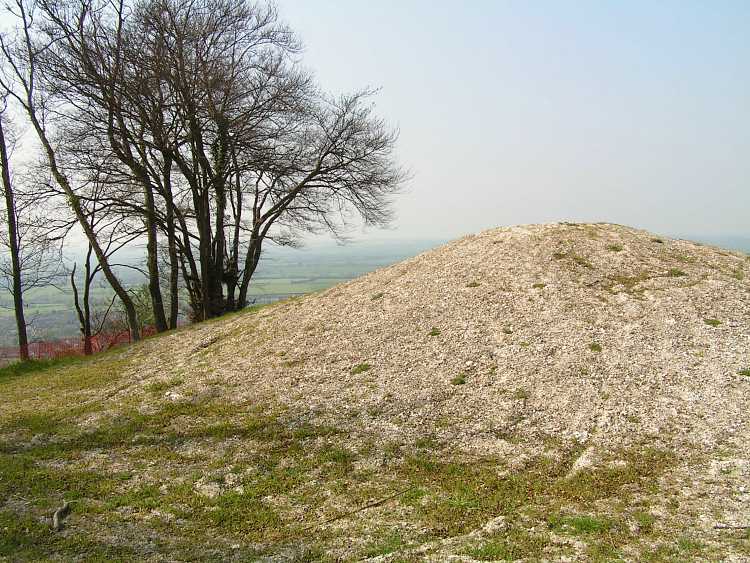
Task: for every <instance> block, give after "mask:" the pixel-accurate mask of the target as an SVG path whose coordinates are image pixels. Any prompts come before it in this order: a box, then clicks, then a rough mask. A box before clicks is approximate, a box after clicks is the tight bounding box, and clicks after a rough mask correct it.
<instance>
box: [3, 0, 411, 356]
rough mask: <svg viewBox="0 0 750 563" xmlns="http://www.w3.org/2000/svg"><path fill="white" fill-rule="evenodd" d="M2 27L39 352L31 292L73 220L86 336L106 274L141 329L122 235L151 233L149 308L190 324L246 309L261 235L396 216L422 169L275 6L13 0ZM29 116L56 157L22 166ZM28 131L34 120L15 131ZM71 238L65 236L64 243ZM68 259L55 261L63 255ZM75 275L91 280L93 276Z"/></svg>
mask: <svg viewBox="0 0 750 563" xmlns="http://www.w3.org/2000/svg"><path fill="white" fill-rule="evenodd" d="M5 7H6V9H7V10H8V12H9V13H10V14H12V16H13V19H14V29H12V30H9V31H7V32H6V33H4V34H3V35H2V36H1V37H0V60H1V63H2V69H1V72H0V94H2V96H3V100H4V105H3V112H2V116H1V119H0V164H1V165H2V172H3V175H2V180H3V190H4V194H5V203H6V206H5V208H6V219H7V221H6V226H7V229H6V233H5V236H4V242H5V243H6V246H7V249H8V254H9V256H10V261H9V263H8V264H7V268H6V269H7V273H8V280H9V281H10V283H9V289H10V290H11V291H12V293H13V296H14V303H15V307H16V311H17V325H18V333H19V345H20V349H21V355H22V357H25V356H26V355H27V353H26V352H25V350H24V349H25V346H26V335H25V333H26V330H25V327H26V321H25V319H24V318H23V293H24V291H25V290H26V289H27V288H29V287H32V286H35V285H38V284H40V283H44V282H45V276H50V275H57V276H59V271H57V270H56V269H55V267H54V266H53V267H50V265H49V263H48V262H49V261H52V262H54V260H55V256H56V255H57V256H59V251H58V250H57V249H59V245H60V244H66V241H68V240H69V239H70V236H71V235H70V233H82V234H83V236H84V237H85V238H84V240H85V241H86V243H87V245H88V251H87V255H86V258H85V260H83V262H82V263H81V264H80V265H76V267H75V268H76V269H77V272H76V271H73V272H71V273H70V278H69V279H70V283H71V284H72V286H73V288H74V290H75V291H74V295H75V307H76V311H77V313H78V317H79V320H80V324H81V331H82V334H83V337H84V340H90V338H91V335H92V333H93V332H94V331H95V330H96V327H95V326H94V325H95V322H94V321H95V319H92V310H91V303H90V299H89V296H90V291H91V286H92V284H93V283H94V279H95V277H96V276H97V275H101V276H103V277H104V278H106V281H107V283H108V284H109V285H110V286H111V287H112V289H113V290H114V293H115V295H116V299H117V300H118V301H119V304H120V307H121V308H122V310H123V311H124V314H125V317H126V319H127V325H128V327H129V330H130V333H131V337H132V339H133V340H138V339H139V338H140V336H141V335H140V330H141V328H140V327H141V326H142V324H141V319H139V318H138V317H139V309H141V310H142V307H138V304H137V303H136V302H135V297H134V295H133V293H132V292H131V291H129V290H128V288H127V287H125V285H124V284H123V282H122V280H121V279H120V277H119V276H118V268H117V265H116V264H115V263H114V260H115V257H116V253H117V251H118V250H120V249H122V248H123V247H124V246H126V245H132V244H133V243H134V242H136V241H145V252H144V254H145V255H144V263H145V266H144V273H145V274H146V276H147V279H148V285H147V287H148V290H147V295H148V308H149V311H148V314H149V316H150V317H151V318H152V319H153V324H154V326H155V328H156V330H157V331H164V330H168V329H169V328H173V327H175V326H176V323H177V317H178V314H179V310H180V307H181V303H180V299H181V295H182V296H185V297H184V298H185V299H186V300H187V306H188V308H189V311H190V317H191V319H192V320H193V321H201V320H204V319H208V318H211V317H216V316H220V315H222V314H224V313H226V312H228V311H235V310H238V309H241V308H243V307H245V306H246V304H247V296H248V289H249V287H250V283H251V280H252V277H253V273H254V272H255V270H256V267H257V265H258V261H259V259H260V256H261V252H262V250H263V248H264V245H266V244H267V243H269V242H273V243H276V244H282V245H290V244H295V243H297V242H298V240H299V237H300V235H301V234H302V233H305V232H319V231H328V232H331V233H333V235H334V236H340V235H342V234H343V233H344V232H345V229H346V228H347V226H348V225H349V224H350V223H351V222H352V221H363V222H364V223H365V224H369V225H383V224H386V223H387V222H388V221H389V219H390V216H391V205H390V196H391V195H392V194H394V193H395V192H396V191H397V190H398V189H399V187H400V186H401V185H402V183H403V181H404V179H405V174H404V171H403V170H402V169H401V168H400V167H399V166H398V164H397V163H396V161H395V159H394V155H393V151H394V144H395V141H396V136H397V135H396V132H395V130H393V129H392V128H390V127H388V126H387V124H386V123H385V122H384V121H383V120H382V119H380V118H378V117H377V116H376V115H375V113H374V111H373V106H372V103H371V96H372V94H373V91H372V90H369V89H366V90H361V91H357V92H354V93H352V94H344V95H336V96H334V95H330V94H328V93H326V92H325V91H324V90H322V89H321V88H320V87H319V86H318V85H317V84H316V82H315V80H314V79H313V76H312V74H311V73H310V72H309V71H307V70H305V69H304V67H302V66H301V63H300V53H301V43H300V41H299V40H298V38H297V37H296V36H295V34H294V32H293V31H292V30H291V29H290V28H289V27H287V26H286V25H285V24H284V23H283V22H282V21H280V19H279V16H278V13H277V11H276V9H275V8H274V6H272V5H269V4H253V3H250V2H248V1H247V0H131V1H125V0H7V2H6V6H5ZM11 120H12V121H13V122H14V125H15V129H16V131H18V130H22V129H24V128H27V129H28V130H29V131H31V132H32V133H33V136H34V137H35V138H36V140H37V141H38V144H37V146H38V147H39V152H40V158H39V159H37V160H35V161H34V162H33V163H32V164H33V165H31V166H27V167H26V168H25V170H24V171H23V173H22V174H18V173H16V174H13V173H12V172H14V171H13V170H11V160H12V159H11V158H10V152H12V149H13V142H12V140H9V139H8V138H7V137H8V135H5V134H4V131H5V130H7V129H8V125H9V123H10V122H11ZM16 137H17V135H16ZM56 252H57V254H56ZM50 272H53V273H50ZM76 282H78V283H77V284H76Z"/></svg>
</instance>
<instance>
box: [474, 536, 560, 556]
mask: <svg viewBox="0 0 750 563" xmlns="http://www.w3.org/2000/svg"><path fill="white" fill-rule="evenodd" d="M549 543H550V540H549V538H548V537H547V536H546V535H543V534H539V533H529V532H527V531H526V530H524V529H521V528H512V529H511V530H510V531H508V532H506V533H502V534H495V535H493V536H490V537H489V538H487V539H485V540H484V541H483V542H482V543H481V544H480V545H479V546H478V547H474V548H471V549H469V550H467V551H466V555H468V556H470V557H472V558H473V559H476V560H477V561H516V560H519V559H523V560H527V559H533V560H536V559H539V558H541V557H542V556H543V555H544V548H545V547H546V546H547V545H548V544H549Z"/></svg>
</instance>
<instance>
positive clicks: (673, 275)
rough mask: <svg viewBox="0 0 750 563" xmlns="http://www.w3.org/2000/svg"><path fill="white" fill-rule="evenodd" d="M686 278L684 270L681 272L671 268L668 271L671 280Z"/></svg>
mask: <svg viewBox="0 0 750 563" xmlns="http://www.w3.org/2000/svg"><path fill="white" fill-rule="evenodd" d="M684 276H687V274H686V273H685V272H683V271H682V270H680V269H679V268H670V269H669V270H668V271H667V277H670V278H681V277H684Z"/></svg>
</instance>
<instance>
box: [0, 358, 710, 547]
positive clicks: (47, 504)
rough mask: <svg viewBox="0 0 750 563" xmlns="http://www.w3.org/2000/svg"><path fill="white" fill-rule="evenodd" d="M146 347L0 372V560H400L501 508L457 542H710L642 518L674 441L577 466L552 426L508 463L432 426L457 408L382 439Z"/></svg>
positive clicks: (522, 396)
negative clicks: (164, 387)
mask: <svg viewBox="0 0 750 563" xmlns="http://www.w3.org/2000/svg"><path fill="white" fill-rule="evenodd" d="M140 360H141V357H140V356H139V355H138V354H135V353H133V354H129V353H126V354H122V353H120V352H118V353H116V354H110V355H105V356H103V357H100V358H96V359H93V360H84V361H73V362H71V363H70V364H67V363H66V364H64V365H63V364H59V365H58V364H55V365H51V366H47V367H44V368H41V369H39V370H29V371H26V372H24V373H23V374H20V375H19V374H17V375H14V376H9V377H4V378H0V395H1V396H2V397H3V399H4V401H5V402H4V408H3V409H0V559H3V558H7V559H9V560H12V561H16V560H22V561H23V560H52V559H55V560H64V561H75V560H86V561H109V560H119V561H135V560H143V559H148V558H151V559H154V558H156V559H164V560H186V561H205V560H238V561H253V560H259V559H269V560H272V559H274V560H275V559H279V560H281V559H283V560H293V561H335V560H342V559H344V560H357V559H362V558H365V557H376V556H379V555H388V554H393V555H392V557H394V559H393V560H398V561H409V560H419V557H418V556H412V555H410V554H409V552H410V549H411V548H413V547H416V546H419V545H423V544H425V543H428V542H432V541H434V540H440V539H444V538H455V537H457V536H465V534H469V533H470V532H472V531H474V530H477V529H479V528H480V527H481V526H483V525H484V524H486V523H487V522H489V521H491V520H493V519H495V518H498V517H502V519H503V522H504V524H503V527H502V528H501V529H500V530H498V531H497V532H494V533H490V534H488V535H485V536H482V535H472V536H470V537H468V538H466V539H462V540H460V541H461V542H463V543H460V544H459V545H458V546H457V547H455V549H458V550H459V551H463V552H465V553H467V554H468V555H471V556H472V557H474V558H475V559H480V560H498V559H500V560H503V559H505V560H511V559H513V560H517V559H524V560H529V561H534V560H539V559H548V560H559V559H561V558H562V557H563V556H565V555H566V553H567V552H565V551H564V549H565V548H564V546H561V545H560V544H558V543H556V542H555V541H553V532H554V534H555V535H563V536H565V535H569V536H573V537H575V538H576V541H580V542H581V545H582V548H581V549H583V550H584V558H587V559H589V560H597V558H598V559H600V560H607V559H617V558H623V557H624V555H623V554H627V556H628V557H631V556H632V558H633V559H636V560H647V556H650V555H649V552H647V551H646V550H647V549H654V550H656V549H657V548H658V547H657V546H660V545H662V544H664V545H666V546H667V547H666V548H664V549H669V550H671V551H669V553H673V554H676V555H673V556H671V557H672V560H689V559H690V558H700V557H702V558H704V559H710V558H711V556H712V555H713V552H709V551H707V550H706V549H704V547H703V546H702V545H701V544H700V543H699V542H697V541H695V540H694V539H691V538H683V539H681V540H679V541H678V540H677V538H678V537H679V536H678V535H677V534H674V535H670V534H671V532H670V533H669V534H666V535H664V537H662V536H660V534H661V533H662V532H661V530H660V528H661V527H662V518H661V515H660V519H659V521H658V522H653V521H652V522H651V527H650V528H648V524H649V522H648V521H647V517H648V515H647V513H646V512H645V510H646V509H645V508H643V507H644V506H646V505H647V503H648V502H649V500H650V499H652V498H653V497H654V496H657V495H660V494H661V491H660V489H659V483H660V482H661V478H662V477H663V476H664V475H665V473H667V472H668V471H669V470H670V468H671V467H672V464H673V463H674V462H675V458H674V456H673V455H672V454H670V453H669V452H666V451H663V450H660V449H655V448H653V447H649V446H648V445H647V444H635V445H633V446H632V447H628V448H619V449H618V448H615V449H614V450H613V451H611V452H607V453H605V455H604V459H603V460H602V461H601V465H598V466H596V467H588V468H584V469H581V470H579V471H577V472H575V473H572V474H571V467H572V465H573V463H574V461H575V460H576V459H577V458H578V457H579V456H580V454H581V449H582V448H581V447H580V446H578V445H575V446H569V445H565V444H564V443H562V441H558V442H554V443H553V442H552V441H550V442H549V443H547V442H545V448H544V449H543V450H542V451H543V452H544V453H543V454H540V455H535V456H531V457H528V458H526V459H524V460H523V463H520V464H514V465H513V466H512V467H511V466H510V465H509V459H507V458H506V457H505V456H503V457H500V458H492V457H481V456H477V455H471V454H468V453H466V452H460V451H457V450H454V449H452V448H453V445H452V442H451V439H450V438H449V436H450V434H448V435H447V436H448V437H446V435H445V434H444V432H445V431H449V430H450V428H451V427H453V426H455V425H457V424H464V423H465V422H466V418H464V417H463V416H462V415H461V414H458V415H456V416H453V417H451V418H450V420H448V419H446V420H444V421H443V422H442V423H441V422H440V421H438V422H436V424H435V425H436V427H437V429H436V430H435V433H434V434H431V433H429V432H427V433H425V434H424V435H423V436H421V437H420V438H418V439H417V440H415V441H414V442H413V443H411V442H409V443H402V442H399V443H383V442H382V440H380V439H379V436H378V435H377V434H376V433H373V435H371V436H367V437H365V438H362V437H360V436H358V435H357V434H356V433H354V432H352V433H351V434H349V433H348V432H346V431H345V430H343V429H342V428H337V427H332V426H330V425H327V424H318V423H317V422H316V418H315V417H314V415H311V414H310V413H309V412H307V411H296V410H294V409H292V408H290V407H282V406H281V405H274V404H259V403H257V402H256V401H255V400H243V401H241V402H240V400H239V399H237V401H238V402H236V403H232V402H231V400H229V399H228V398H227V397H226V396H225V397H222V398H220V399H211V398H210V397H209V398H205V399H201V398H200V397H199V396H195V397H192V398H191V399H189V400H188V399H186V400H184V401H180V402H166V401H162V400H158V399H157V397H155V396H154V393H157V391H156V390H155V388H150V389H149V390H146V391H145V392H144V391H143V390H139V388H138V386H137V385H133V383H132V381H130V377H129V375H130V374H131V373H132V370H133V369H135V368H136V367H137V365H138V363H139V362H140ZM362 365H367V366H368V369H369V364H359V366H362ZM356 367H358V366H355V368H356ZM352 369H354V368H352ZM364 371H367V370H364ZM360 373H361V372H360ZM460 376H461V377H462V378H463V379H464V382H465V380H466V375H465V374H460ZM163 377H164V379H165V381H166V382H173V383H174V382H176V380H177V379H178V378H177V377H176V375H175V376H174V377H172V378H170V373H169V372H165V373H164V375H163ZM163 383H164V382H152V383H151V385H157V384H163ZM131 390H132V391H133V392H130V391H131ZM159 392H161V389H160V390H159ZM512 396H513V398H514V399H515V400H519V401H520V400H526V399H527V398H528V397H529V393H528V391H526V390H525V389H518V390H516V391H515V393H513V395H512ZM106 397H109V398H106ZM113 397H114V398H113ZM515 407H516V408H517V409H518V410H521V407H522V405H521V404H520V403H519V404H517V405H515ZM441 440H443V441H442V442H441ZM514 461H517V460H514ZM63 499H65V500H69V501H71V502H72V506H73V511H72V513H71V515H70V516H69V518H68V520H67V521H66V529H65V531H64V533H61V534H54V533H51V531H50V530H49V523H48V521H47V520H46V519H45V518H46V517H48V516H49V514H50V512H51V511H52V510H53V509H54V508H55V507H57V506H59V505H60V504H61V502H62V500H63ZM374 502H381V503H382V504H378V506H377V507H375V508H367V507H368V506H369V505H371V504H372V503H374ZM678 509H679V507H674V508H669V507H667V508H663V510H674V511H677V510H678ZM639 511H643V512H642V513H639ZM612 514H622V516H618V517H614V516H605V515H612ZM550 515H553V516H550ZM586 518H590V519H591V521H588V520H586ZM326 522H328V523H326ZM633 522H636V523H637V524H638V527H639V528H640V530H641V532H640V536H639V535H636V534H635V533H634V532H630V531H629V528H628V526H627V525H625V524H626V523H631V524H632V523H633ZM363 523H366V530H364V529H363ZM647 529H648V532H646V530H647ZM646 533H648V540H649V546H647V547H642V546H641V544H640V543H639V542H641V539H640V538H641V536H643V535H644V534H646ZM652 540H653V541H652ZM342 545H344V546H347V549H348V546H351V550H350V551H349V552H347V553H346V554H344V555H343V556H342V554H341V552H340V551H337V549H340V547H341V546H342ZM664 553H667V552H666V551H664ZM439 557H440V555H438V556H437V558H439Z"/></svg>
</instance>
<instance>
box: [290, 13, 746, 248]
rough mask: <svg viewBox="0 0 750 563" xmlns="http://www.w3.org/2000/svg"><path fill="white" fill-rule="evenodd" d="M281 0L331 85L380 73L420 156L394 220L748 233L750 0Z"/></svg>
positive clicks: (377, 80)
mask: <svg viewBox="0 0 750 563" xmlns="http://www.w3.org/2000/svg"><path fill="white" fill-rule="evenodd" d="M278 6H279V9H280V11H281V13H282V16H283V17H284V19H285V20H286V21H287V22H288V23H289V24H291V26H292V27H293V28H294V29H295V30H297V31H298V32H299V34H300V36H301V38H302V39H303V41H304V42H305V45H306V52H305V54H304V63H305V65H306V66H308V67H310V68H311V69H313V70H314V71H315V72H316V74H317V76H318V78H319V80H320V82H321V83H322V84H323V86H324V87H326V88H327V89H329V90H332V91H342V90H343V91H346V90H351V89H355V88H358V87H361V86H365V85H370V86H378V87H382V91H381V93H380V94H379V95H378V97H377V107H378V111H379V112H380V114H381V115H383V116H384V117H386V118H388V119H389V120H391V121H392V122H393V123H394V124H395V125H397V126H398V127H399V128H400V130H401V141H400V145H399V154H400V157H401V160H402V161H403V162H404V163H405V164H406V165H407V166H409V167H410V168H411V169H412V171H413V172H414V179H413V180H412V182H411V183H410V185H409V187H408V190H407V192H406V193H405V194H404V195H402V196H400V197H399V198H398V200H397V210H398V219H397V222H396V224H395V227H396V229H395V231H394V232H393V233H391V236H397V237H439V238H450V237H453V236H457V235H460V234H463V233H468V232H474V231H477V230H480V229H483V228H488V227H493V226H497V225H508V224H516V223H536V222H546V221H557V220H591V221H611V222H617V223H624V224H629V225H633V226H638V227H644V228H648V229H651V230H654V231H658V232H663V233H672V234H706V235H717V234H744V235H747V234H750V225H749V224H748V212H749V211H750V186H749V185H748V184H749V181H750V31H749V30H750V2H746V1H738V2H729V1H718V2H709V1H705V2H688V1H669V2H665V1H660V2H653V1H649V2H634V1H628V2H615V1H606V2H605V1H588V2H587V1H575V2H574V1H572V0H571V1H566V2H562V1H555V2H553V1H545V2H541V1H535V2H531V1H520V0H519V1H502V2H501V1H496V2H491V1H484V2H480V1H471V2H468V1H467V2H450V3H449V2H435V1H418V0H404V1H400V2H399V1H394V0H391V1H388V0H381V1H379V2H371V1H365V0H346V1H344V0H339V1H333V0H328V1H326V0H315V1H311V0H279V2H278Z"/></svg>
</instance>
